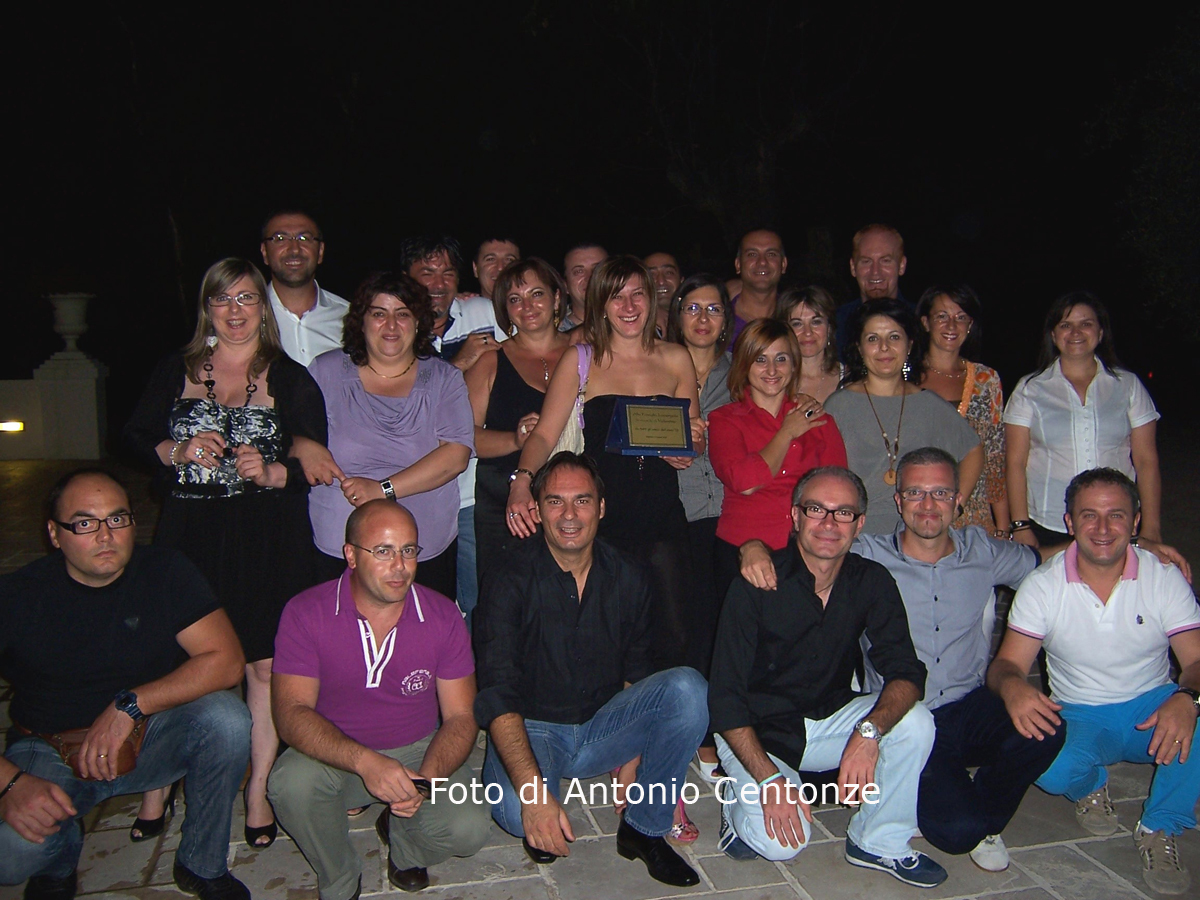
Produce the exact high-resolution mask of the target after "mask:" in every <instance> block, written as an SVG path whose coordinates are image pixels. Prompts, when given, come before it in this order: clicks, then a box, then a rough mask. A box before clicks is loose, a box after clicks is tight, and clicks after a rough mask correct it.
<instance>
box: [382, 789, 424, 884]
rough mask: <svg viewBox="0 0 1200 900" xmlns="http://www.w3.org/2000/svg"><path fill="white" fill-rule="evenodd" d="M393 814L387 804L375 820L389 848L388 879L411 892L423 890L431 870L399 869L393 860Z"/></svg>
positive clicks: (421, 868)
mask: <svg viewBox="0 0 1200 900" xmlns="http://www.w3.org/2000/svg"><path fill="white" fill-rule="evenodd" d="M391 815H392V811H391V810H390V809H389V808H388V807H386V806H385V807H384V808H383V812H381V813H380V814H379V818H378V819H376V820H375V833H376V834H377V835H379V839H380V840H381V841H383V846H384V847H386V848H388V881H390V882H391V883H392V886H393V887H398V888H399V889H400V890H402V891H408V892H409V893H410V894H411V893H412V892H413V891H420V890H423V889H425V888H427V887H429V871H428V870H427V869H425V868H424V867H422V866H413V867H412V868H411V869H398V868H396V866H395V864H394V863H393V862H392V850H391V847H392V839H391V824H392V820H391Z"/></svg>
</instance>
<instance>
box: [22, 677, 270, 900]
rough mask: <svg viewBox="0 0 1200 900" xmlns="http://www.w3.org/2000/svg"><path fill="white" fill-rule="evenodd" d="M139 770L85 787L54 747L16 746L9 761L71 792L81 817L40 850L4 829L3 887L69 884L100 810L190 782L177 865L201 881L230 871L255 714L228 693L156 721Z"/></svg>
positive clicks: (25, 742) (32, 742)
mask: <svg viewBox="0 0 1200 900" xmlns="http://www.w3.org/2000/svg"><path fill="white" fill-rule="evenodd" d="M149 721H150V725H149V728H148V729H147V731H146V740H145V743H143V745H142V752H141V754H140V755H139V756H138V762H137V767H136V768H135V769H134V770H133V771H132V772H130V773H129V774H127V775H122V776H121V777H120V778H117V779H115V780H113V781H82V780H80V779H78V778H76V777H75V775H74V773H73V772H72V771H71V770H70V769H69V768H67V764H66V763H64V762H63V761H62V757H60V756H59V755H58V751H56V750H55V749H54V748H53V747H51V746H50V745H49V744H48V743H46V742H45V741H43V740H42V739H41V738H36V737H23V738H21V739H20V740H17V741H14V742H13V743H12V745H11V746H10V747H9V748H8V752H7V753H5V754H4V755H5V757H6V758H7V759H8V761H9V762H11V763H14V764H15V765H18V766H20V767H21V769H22V770H23V771H25V772H28V773H29V774H30V775H36V776H37V777H38V778H43V779H45V780H46V781H52V782H54V783H55V784H57V785H58V786H59V787H61V788H62V789H63V790H64V791H66V792H67V796H69V797H70V798H71V802H72V803H73V804H74V805H75V809H76V811H77V812H78V813H79V817H78V818H76V819H68V820H67V821H65V822H62V823H61V825H60V828H59V830H58V831H57V832H56V833H54V834H52V835H50V836H49V837H48V838H46V840H45V841H44V842H43V843H41V844H35V843H32V842H30V841H27V840H25V838H23V837H21V836H20V835H19V834H17V833H16V832H15V831H14V830H13V829H12V826H11V825H9V824H8V823H7V822H0V884H20V883H21V882H22V881H24V880H25V879H27V878H29V877H30V876H33V875H51V876H54V877H56V878H66V877H67V876H69V875H70V874H71V873H72V872H74V871H75V867H76V866H77V865H78V863H79V853H80V851H81V850H82V849H83V832H82V829H81V827H80V822H81V820H82V819H83V816H84V815H85V814H86V813H87V812H88V811H89V810H90V809H91V808H92V807H94V806H95V805H96V804H98V803H101V802H103V801H105V800H107V799H108V798H109V797H114V796H117V795H118V794H140V793H141V792H142V791H147V790H150V789H152V788H158V787H163V786H164V785H168V784H170V783H171V782H173V781H176V780H178V779H179V778H182V777H184V776H187V786H186V790H187V815H186V817H185V818H184V820H183V837H182V838H180V841H179V849H178V850H177V851H176V853H175V858H176V859H177V860H178V861H179V863H180V864H181V865H183V866H186V867H187V868H188V869H190V870H191V871H193V872H195V873H196V874H197V875H199V876H200V877H201V878H216V877H218V876H219V875H223V874H224V873H225V872H226V871H227V869H226V865H225V858H226V857H227V856H228V855H229V833H230V821H231V818H232V814H233V801H234V798H235V797H237V792H238V785H239V784H241V781H242V776H243V775H245V774H246V763H247V762H248V761H249V759H250V711H249V710H248V709H246V704H244V703H243V702H242V701H241V700H239V699H238V698H237V697H236V696H234V695H233V694H232V693H230V692H229V691H216V692H214V693H212V694H205V695H204V696H203V697H201V698H199V699H198V700H193V701H192V702H191V703H185V704H184V705H183V706H177V707H175V708H174V709H168V710H164V711H163V712H160V713H155V714H154V715H153V716H151V717H150V720H149Z"/></svg>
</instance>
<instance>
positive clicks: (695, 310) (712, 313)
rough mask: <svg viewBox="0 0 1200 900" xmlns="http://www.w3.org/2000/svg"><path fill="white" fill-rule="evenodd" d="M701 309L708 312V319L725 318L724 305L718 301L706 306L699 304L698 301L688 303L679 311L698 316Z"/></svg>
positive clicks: (686, 314)
mask: <svg viewBox="0 0 1200 900" xmlns="http://www.w3.org/2000/svg"><path fill="white" fill-rule="evenodd" d="M701 310H703V311H704V312H706V313H708V316H709V318H710V319H723V318H725V307H724V306H722V305H721V304H720V303H710V304H708V306H701V305H700V304H699V303H689V304H688V305H687V306H685V307H683V309H681V310H680V312H682V313H683V314H684V315H685V316H698V315H700V311H701Z"/></svg>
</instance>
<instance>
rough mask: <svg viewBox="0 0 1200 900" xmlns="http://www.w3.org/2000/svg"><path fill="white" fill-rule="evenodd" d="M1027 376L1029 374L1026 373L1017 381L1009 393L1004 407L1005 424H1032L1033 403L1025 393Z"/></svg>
mask: <svg viewBox="0 0 1200 900" xmlns="http://www.w3.org/2000/svg"><path fill="white" fill-rule="evenodd" d="M1029 378H1030V376H1029V375H1026V376H1025V377H1024V378H1022V379H1021V380H1020V381H1018V382H1017V387H1016V389H1015V390H1014V391H1013V392H1012V393H1011V394H1010V395H1009V397H1008V403H1007V405H1005V407H1004V424H1005V425H1022V426H1024V427H1025V428H1028V427H1029V426H1031V425H1032V424H1033V404H1031V403H1030V402H1029V397H1028V395H1027V393H1026V388H1027V386H1028V384H1029Z"/></svg>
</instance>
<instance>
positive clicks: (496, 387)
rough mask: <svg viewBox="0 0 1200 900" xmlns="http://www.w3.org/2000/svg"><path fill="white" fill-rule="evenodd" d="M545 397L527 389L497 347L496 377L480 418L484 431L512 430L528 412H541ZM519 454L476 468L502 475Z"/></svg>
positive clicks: (482, 463)
mask: <svg viewBox="0 0 1200 900" xmlns="http://www.w3.org/2000/svg"><path fill="white" fill-rule="evenodd" d="M545 399H546V395H545V394H544V393H543V392H542V391H539V390H537V389H536V388H531V387H530V386H529V385H528V384H526V383H525V379H524V378H522V377H521V373H520V372H518V371H517V370H516V367H515V366H513V364H512V363H511V362H510V361H509V359H508V354H507V353H505V352H504V350H503V348H501V349H500V350H499V351H498V352H497V353H496V378H495V380H494V381H493V382H492V393H491V396H490V397H488V408H487V415H486V416H485V417H484V420H483V424H484V427H485V428H489V429H491V430H492V431H516V430H517V423H518V422H520V421H521V419H522V418H523V417H524V416H527V415H529V414H530V413H531V412H541V410H542V401H543V400H545ZM520 459H521V454H520V452H519V451H518V452H517V453H509V454H508V455H507V456H496V457H493V458H491V459H481V460H480V461H479V465H481V466H490V467H492V468H495V469H500V470H501V471H503V472H504V473H505V474H506V475H507V474H508V473H509V472H511V471H512V470H513V469H515V468H516V467H517V463H518V462H520Z"/></svg>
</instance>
